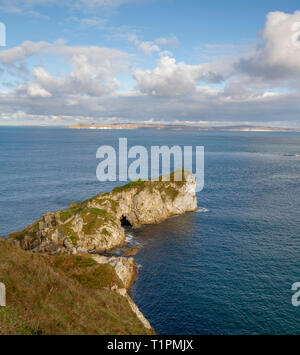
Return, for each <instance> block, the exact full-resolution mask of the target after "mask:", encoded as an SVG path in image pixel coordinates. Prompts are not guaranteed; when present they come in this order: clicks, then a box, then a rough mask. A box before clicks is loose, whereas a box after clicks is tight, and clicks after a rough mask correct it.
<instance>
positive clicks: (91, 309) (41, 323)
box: [0, 238, 153, 334]
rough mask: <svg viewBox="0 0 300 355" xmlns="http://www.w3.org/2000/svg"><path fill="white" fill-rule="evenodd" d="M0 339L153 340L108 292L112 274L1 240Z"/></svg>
mask: <svg viewBox="0 0 300 355" xmlns="http://www.w3.org/2000/svg"><path fill="white" fill-rule="evenodd" d="M0 281H1V282H3V283H4V284H5V285H6V291H7V307H0V334H153V330H148V329H146V328H145V327H144V326H143V324H142V323H141V321H140V320H139V319H138V317H137V315H136V314H135V313H134V312H133V310H132V308H131V307H130V305H129V303H128V301H127V299H126V298H125V297H123V296H122V295H119V294H118V293H116V292H114V291H113V290H112V286H115V287H124V286H123V284H122V281H121V280H120V279H119V277H118V276H117V274H116V272H115V270H114V268H113V267H112V266H111V265H109V264H103V265H100V264H98V263H97V262H95V260H93V259H92V258H90V257H89V256H88V255H67V254H62V255H51V256H50V255H41V254H36V253H31V252H25V251H23V250H22V249H21V248H18V247H15V246H14V245H13V243H11V242H8V241H6V240H1V238H0Z"/></svg>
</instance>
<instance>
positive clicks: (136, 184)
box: [112, 179, 146, 192]
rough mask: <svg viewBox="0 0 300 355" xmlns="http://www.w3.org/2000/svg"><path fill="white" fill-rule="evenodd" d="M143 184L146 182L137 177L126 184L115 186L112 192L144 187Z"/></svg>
mask: <svg viewBox="0 0 300 355" xmlns="http://www.w3.org/2000/svg"><path fill="white" fill-rule="evenodd" d="M145 184H146V181H145V180H142V179H139V180H136V181H131V182H129V183H128V184H126V185H123V186H117V187H115V188H113V190H112V192H122V191H125V190H128V189H132V188H135V187H144V186H145Z"/></svg>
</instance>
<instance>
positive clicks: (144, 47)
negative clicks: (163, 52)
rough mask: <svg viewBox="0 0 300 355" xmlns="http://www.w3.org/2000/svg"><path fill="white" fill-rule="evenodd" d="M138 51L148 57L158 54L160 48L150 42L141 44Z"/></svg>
mask: <svg viewBox="0 0 300 355" xmlns="http://www.w3.org/2000/svg"><path fill="white" fill-rule="evenodd" d="M139 49H140V50H141V51H143V52H144V53H145V54H146V55H150V54H152V53H153V52H159V51H160V48H159V47H158V46H157V45H156V44H153V43H152V42H142V43H140V45H139Z"/></svg>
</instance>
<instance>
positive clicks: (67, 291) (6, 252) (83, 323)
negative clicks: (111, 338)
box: [0, 171, 197, 334]
mask: <svg viewBox="0 0 300 355" xmlns="http://www.w3.org/2000/svg"><path fill="white" fill-rule="evenodd" d="M176 179H177V178H176V177H174V173H172V174H171V175H170V176H167V177H166V176H165V177H160V178H158V179H157V180H156V181H143V180H138V181H135V182H130V183H129V184H127V185H124V186H121V187H117V188H115V189H113V190H112V192H111V193H102V194H99V195H97V196H95V197H93V198H91V199H89V200H86V201H84V202H82V203H72V204H71V205H70V206H69V208H68V209H66V210H63V211H57V212H54V213H51V212H48V213H45V214H44V215H43V217H42V218H41V219H40V220H39V221H37V222H35V223H33V224H31V225H29V226H27V227H25V228H24V230H23V231H16V232H13V233H11V234H10V235H9V236H8V238H7V239H6V240H3V241H1V242H0V281H1V282H3V283H5V285H6V287H7V305H8V306H7V307H5V308H2V309H0V334H7V333H10V334H24V333H25V334H153V333H154V331H153V329H152V328H151V325H150V324H149V322H148V321H147V319H145V317H144V316H143V314H142V313H141V312H140V311H139V309H138V307H137V306H136V304H135V303H134V302H133V301H132V300H131V298H130V297H129V295H128V292H127V290H128V289H129V288H130V286H131V285H132V283H133V282H134V279H135V276H136V273H137V267H136V265H135V263H134V260H133V258H131V257H130V258H128V257H114V256H112V257H107V256H102V255H99V254H97V253H98V252H104V251H106V252H107V251H110V250H112V249H113V248H116V247H119V246H122V245H124V244H125V243H126V242H125V231H124V228H123V225H131V226H134V227H135V226H140V225H142V224H152V223H158V222H160V221H163V220H165V219H167V218H168V217H170V216H173V215H178V214H183V213H185V212H188V211H195V210H196V209H197V200H196V194H195V189H196V182H195V178H194V176H193V174H191V173H189V172H186V171H184V174H183V179H182V180H181V181H175V180H176ZM164 180H168V181H164ZM41 254H42V255H41Z"/></svg>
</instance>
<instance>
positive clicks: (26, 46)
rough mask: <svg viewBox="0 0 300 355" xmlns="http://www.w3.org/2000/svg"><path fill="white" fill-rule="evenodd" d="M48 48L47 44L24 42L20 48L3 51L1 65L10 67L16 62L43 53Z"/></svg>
mask: <svg viewBox="0 0 300 355" xmlns="http://www.w3.org/2000/svg"><path fill="white" fill-rule="evenodd" d="M47 46H48V43H47V42H31V41H26V42H23V43H22V44H21V45H20V46H17V47H14V48H10V49H6V50H1V51H0V64H5V65H10V64H13V63H14V62H17V61H21V60H24V59H27V58H28V57H32V56H34V55H37V54H38V53H40V52H41V50H42V49H44V48H45V47H47Z"/></svg>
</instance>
